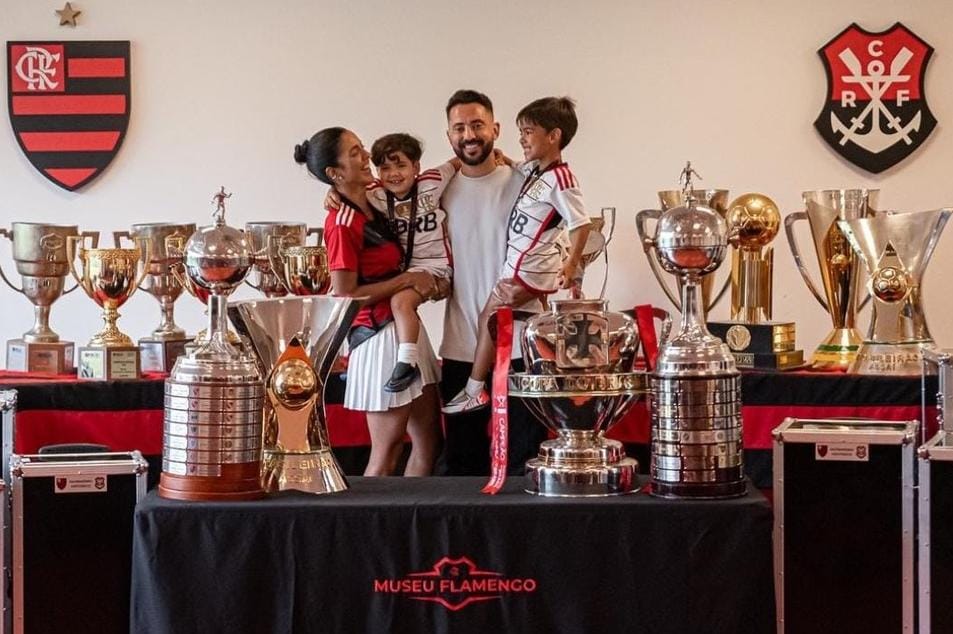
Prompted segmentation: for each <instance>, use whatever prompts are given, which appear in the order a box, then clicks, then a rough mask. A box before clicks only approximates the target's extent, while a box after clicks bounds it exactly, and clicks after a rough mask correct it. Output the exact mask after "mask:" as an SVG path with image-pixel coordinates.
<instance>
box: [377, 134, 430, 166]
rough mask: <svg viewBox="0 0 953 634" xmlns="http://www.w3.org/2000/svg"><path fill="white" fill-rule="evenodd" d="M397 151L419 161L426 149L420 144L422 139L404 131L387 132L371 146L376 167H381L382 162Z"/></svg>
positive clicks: (414, 160)
mask: <svg viewBox="0 0 953 634" xmlns="http://www.w3.org/2000/svg"><path fill="white" fill-rule="evenodd" d="M395 152H403V153H404V154H405V155H406V156H407V158H409V159H410V160H411V161H412V162H417V161H419V160H420V157H421V156H422V155H423V153H424V150H423V148H422V147H421V146H420V141H418V140H417V139H415V138H414V137H412V136H410V135H409V134H404V133H403V132H395V133H394V134H385V135H384V136H382V137H381V138H379V139H377V140H376V141H374V145H372V146H371V162H372V163H373V164H374V166H375V167H380V166H381V163H383V162H384V160H385V159H388V158H390V157H391V156H392V155H393V154H394V153H395Z"/></svg>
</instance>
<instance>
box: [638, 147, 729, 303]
mask: <svg viewBox="0 0 953 634" xmlns="http://www.w3.org/2000/svg"><path fill="white" fill-rule="evenodd" d="M688 169H691V164H690V163H689V166H688ZM692 174H693V175H694V176H696V177H697V176H698V173H697V172H695V170H692ZM691 197H692V200H694V201H695V202H696V203H697V204H700V205H704V206H706V207H708V208H710V209H712V210H714V211H716V212H717V213H718V214H719V215H720V216H721V217H722V218H724V217H725V214H726V213H727V211H728V190H727V189H692V190H691ZM658 199H659V204H660V206H661V209H643V210H642V211H640V212H639V213H638V214H636V216H635V227H636V229H637V230H638V232H639V239H640V240H641V242H642V248H643V250H644V251H645V257H646V259H647V260H648V261H649V266H650V267H651V269H652V273H653V274H654V275H655V279H657V280H658V283H659V284H660V285H661V286H662V290H663V291H665V295H666V297H668V299H669V301H670V302H672V305H673V306H675V308H676V309H677V310H678V311H679V312H682V302H681V299H680V297H681V296H682V288H681V284H682V281H681V278H678V277H676V278H675V280H676V286H677V287H676V289H672V287H671V286H670V285H669V282H668V279H669V278H668V276H667V275H666V274H665V273H664V272H663V270H662V266H661V264H660V263H659V261H658V254H657V253H656V251H655V249H654V248H653V247H652V238H653V237H654V235H655V231H654V230H653V231H649V229H648V226H647V224H646V221H648V220H655V221H656V223H657V222H658V220H659V218H661V216H662V214H663V213H665V212H666V211H668V210H669V209H674V208H676V207H681V206H684V205H685V204H687V200H686V197H685V192H683V191H682V190H680V189H669V190H663V191H660V192H659V193H658ZM730 280H731V278H728V279H726V280H725V281H724V283H723V284H722V286H721V288H720V289H719V290H718V293H717V294H714V295H713V292H714V286H715V276H714V275H706V276H704V277H702V278H701V292H702V306H701V309H702V314H703V315H704V314H707V313H708V311H709V310H711V309H712V308H713V307H714V306H715V304H717V303H718V302H719V301H720V300H721V297H722V295H724V294H725V291H726V290H727V289H728V283H729V282H730Z"/></svg>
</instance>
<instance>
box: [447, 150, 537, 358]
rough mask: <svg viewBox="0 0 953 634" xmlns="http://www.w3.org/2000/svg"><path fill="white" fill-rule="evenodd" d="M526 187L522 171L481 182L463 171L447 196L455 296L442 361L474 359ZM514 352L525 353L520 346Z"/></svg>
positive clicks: (501, 170)
mask: <svg viewBox="0 0 953 634" xmlns="http://www.w3.org/2000/svg"><path fill="white" fill-rule="evenodd" d="M522 184H523V175H522V174H520V172H519V171H517V170H515V169H513V168H511V167H506V166H499V167H497V168H496V169H495V170H493V171H492V172H490V173H489V174H487V175H486V176H480V177H477V178H471V177H468V176H465V175H464V174H463V172H459V173H457V175H456V176H455V177H454V178H453V180H451V181H450V184H449V185H448V186H447V189H446V190H444V192H443V208H444V209H445V210H446V211H447V226H448V228H449V231H450V244H451V245H452V248H453V294H452V295H451V296H450V298H449V299H448V300H447V307H446V311H445V312H444V318H443V341H442V342H441V344H440V356H441V358H444V359H453V360H454V361H465V362H467V363H470V362H472V361H473V354H474V353H475V352H476V344H477V325H478V322H479V319H480V311H481V310H483V305H484V304H486V300H487V298H488V297H489V296H490V292H491V291H492V290H493V287H494V286H496V282H497V281H498V280H499V276H500V268H501V266H502V264H503V259H504V257H505V255H506V227H507V224H508V222H509V216H510V211H511V210H512V209H513V203H515V202H516V197H517V196H518V195H519V192H520V186H521V185H522ZM513 350H514V354H515V353H516V351H517V350H519V346H518V345H516V342H514V346H513Z"/></svg>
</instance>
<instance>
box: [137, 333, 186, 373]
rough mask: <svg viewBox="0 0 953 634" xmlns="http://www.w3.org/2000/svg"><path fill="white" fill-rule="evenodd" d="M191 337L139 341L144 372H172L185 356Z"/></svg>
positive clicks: (147, 338)
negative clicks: (180, 358) (178, 360)
mask: <svg viewBox="0 0 953 634" xmlns="http://www.w3.org/2000/svg"><path fill="white" fill-rule="evenodd" d="M190 343H192V339H191V338H190V337H183V338H180V339H155V338H150V337H145V338H143V339H140V340H139V341H138V344H139V352H140V357H141V363H140V367H141V368H142V371H143V372H170V371H171V370H172V368H173V366H175V361H176V359H178V358H179V357H180V356H182V355H183V354H185V349H186V346H188V345H189V344H190Z"/></svg>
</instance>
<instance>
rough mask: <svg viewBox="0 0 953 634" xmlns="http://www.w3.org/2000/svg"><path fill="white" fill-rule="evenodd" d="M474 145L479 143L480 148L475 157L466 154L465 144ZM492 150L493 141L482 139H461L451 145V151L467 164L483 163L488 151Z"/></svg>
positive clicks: (488, 154) (488, 153)
mask: <svg viewBox="0 0 953 634" xmlns="http://www.w3.org/2000/svg"><path fill="white" fill-rule="evenodd" d="M468 143H469V144H470V145H475V144H480V149H481V150H482V151H481V152H480V154H479V155H477V156H476V157H472V158H471V157H470V156H468V155H467V154H466V149H465V148H466V146H467V144H468ZM492 151H493V141H490V142H486V141H482V140H477V141H461V142H460V143H458V144H457V145H455V146H454V147H453V153H454V154H456V155H457V158H458V159H460V160H461V161H463V162H464V163H466V164H467V165H480V164H481V163H483V162H484V161H485V160H486V159H487V157H488V156H490V153H491V152H492Z"/></svg>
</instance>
